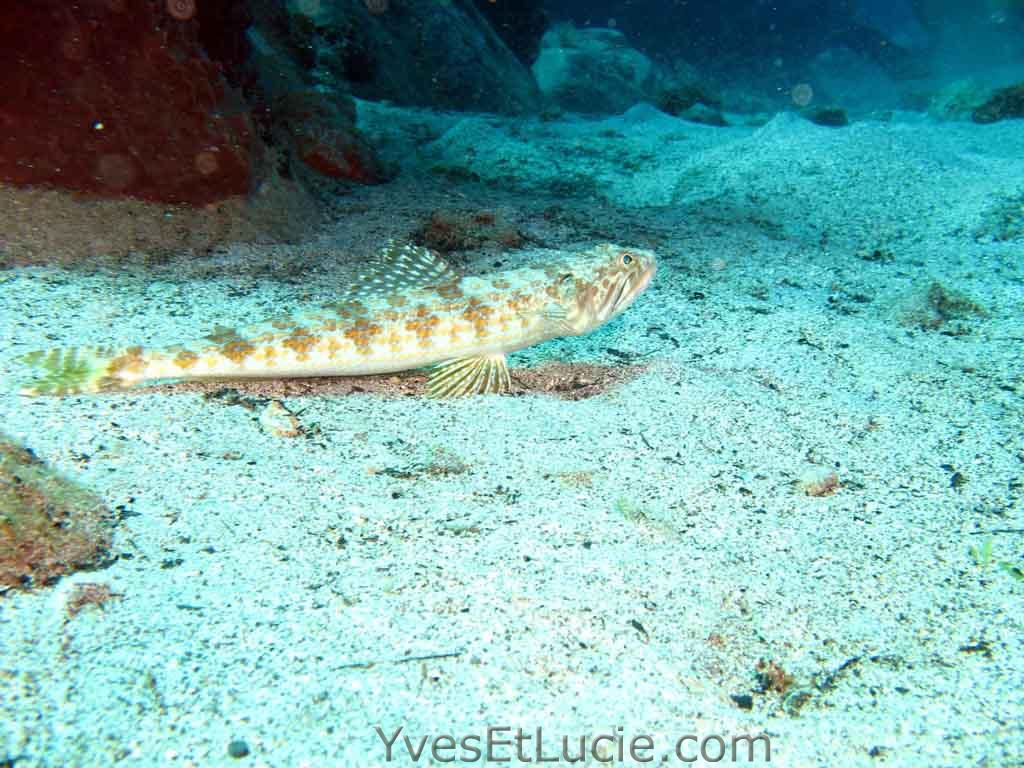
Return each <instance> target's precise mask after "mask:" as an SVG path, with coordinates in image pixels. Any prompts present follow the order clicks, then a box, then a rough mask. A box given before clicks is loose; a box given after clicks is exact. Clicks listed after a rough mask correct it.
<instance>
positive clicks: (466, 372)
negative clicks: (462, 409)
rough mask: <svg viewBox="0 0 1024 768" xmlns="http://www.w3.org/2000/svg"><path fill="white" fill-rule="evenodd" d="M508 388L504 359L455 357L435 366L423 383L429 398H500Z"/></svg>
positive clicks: (509, 379)
mask: <svg viewBox="0 0 1024 768" xmlns="http://www.w3.org/2000/svg"><path fill="white" fill-rule="evenodd" d="M511 388H512V377H511V376H510V375H509V372H508V362H507V361H506V359H505V355H503V354H496V355H483V356H481V357H457V358H455V359H454V360H448V361H446V362H443V363H440V364H439V365H437V366H435V368H434V369H433V371H431V373H430V380H429V381H428V382H427V394H428V396H429V397H433V398H447V397H464V396H466V395H483V394H503V393H505V392H508V391H509V390H510V389H511Z"/></svg>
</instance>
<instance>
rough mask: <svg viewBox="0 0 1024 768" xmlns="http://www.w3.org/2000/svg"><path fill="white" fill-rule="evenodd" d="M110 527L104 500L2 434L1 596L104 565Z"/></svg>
mask: <svg viewBox="0 0 1024 768" xmlns="http://www.w3.org/2000/svg"><path fill="white" fill-rule="evenodd" d="M111 523H112V515H111V513H110V512H109V510H107V509H106V508H105V507H104V506H103V503H102V502H101V501H100V499H99V498H97V497H96V496H94V495H93V494H92V493H90V492H89V491H87V490H85V489H83V488H81V487H79V486H77V485H75V484H74V483H71V482H70V481H68V480H66V479H64V478H62V477H60V476H59V475H57V474H55V473H54V472H53V471H52V470H50V469H49V468H48V467H46V466H45V465H44V464H43V463H42V462H41V461H40V460H39V459H38V458H36V456H35V455H34V454H32V453H31V452H30V451H28V450H26V449H25V448H23V447H22V446H20V445H17V444H16V443H13V442H11V441H9V440H8V439H7V438H6V436H4V435H3V434H0V594H3V593H4V592H6V591H7V590H9V589H12V588H16V587H20V588H26V589H27V588H33V587H41V586H44V585H46V584H50V583H52V582H53V581H55V580H56V579H57V578H59V577H60V576H62V575H64V574H67V573H71V572H73V571H76V570H78V569H81V568H91V567H96V566H98V565H100V564H101V563H102V562H103V560H104V558H105V557H106V555H107V549H108V547H109V545H110V537H111Z"/></svg>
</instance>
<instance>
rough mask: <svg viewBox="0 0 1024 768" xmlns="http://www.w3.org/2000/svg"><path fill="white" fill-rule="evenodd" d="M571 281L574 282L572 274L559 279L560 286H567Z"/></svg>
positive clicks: (568, 273)
mask: <svg viewBox="0 0 1024 768" xmlns="http://www.w3.org/2000/svg"><path fill="white" fill-rule="evenodd" d="M570 280H572V273H571V272H566V273H565V274H564V275H562V276H561V277H560V278H558V284H559V285H566V284H567V283H568V282H569V281H570Z"/></svg>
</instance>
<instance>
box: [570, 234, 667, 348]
mask: <svg viewBox="0 0 1024 768" xmlns="http://www.w3.org/2000/svg"><path fill="white" fill-rule="evenodd" d="M656 270H657V261H656V259H655V257H654V254H653V253H652V252H651V251H645V250H641V249H638V248H622V247H620V246H617V245H601V246H598V247H597V248H594V249H593V250H591V251H588V252H587V253H586V254H585V255H584V257H583V258H581V259H580V261H579V262H578V263H574V264H573V265H572V268H571V270H570V271H568V272H566V273H564V274H562V275H560V276H559V278H558V279H559V283H560V285H559V288H560V293H561V295H562V305H563V307H564V309H565V313H566V317H565V320H566V323H567V325H568V326H569V327H570V328H571V329H572V332H573V333H576V334H583V333H587V332H589V331H592V330H594V329H595V328H597V327H598V326H601V325H604V324H605V323H607V322H608V321H609V320H612V319H614V318H616V317H618V316H619V315H621V314H622V313H623V312H624V311H626V309H627V308H628V307H629V305H630V304H632V303H633V302H634V301H635V300H636V297H637V296H639V295H640V294H641V293H643V291H644V289H645V288H647V286H648V285H649V284H650V282H651V279H652V278H653V277H654V273H655V271H656Z"/></svg>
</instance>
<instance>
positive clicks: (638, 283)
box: [605, 266, 654, 317]
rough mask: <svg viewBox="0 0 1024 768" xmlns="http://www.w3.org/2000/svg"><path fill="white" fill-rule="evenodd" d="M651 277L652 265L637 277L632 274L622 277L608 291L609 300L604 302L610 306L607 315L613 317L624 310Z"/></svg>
mask: <svg viewBox="0 0 1024 768" xmlns="http://www.w3.org/2000/svg"><path fill="white" fill-rule="evenodd" d="M653 277H654V267H653V266H651V267H650V268H649V269H645V270H644V271H643V272H641V273H640V275H639V277H636V278H634V277H633V276H632V275H626V276H625V277H623V278H622V280H621V281H620V282H619V284H618V286H617V287H616V288H615V290H614V292H610V293H609V296H610V297H611V301H609V302H607V303H606V304H605V306H606V307H610V310H609V311H608V317H615V316H616V315H618V314H619V313H620V312H622V311H623V310H625V309H626V307H628V306H629V305H630V304H631V303H632V302H633V300H634V299H635V298H636V297H637V296H639V295H640V294H641V293H643V292H644V289H646V288H647V286H648V285H649V284H650V282H651V279H652V278H653Z"/></svg>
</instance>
